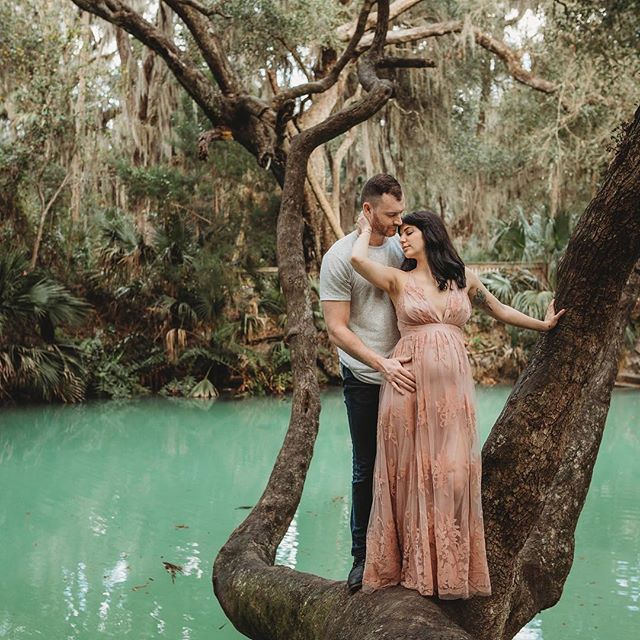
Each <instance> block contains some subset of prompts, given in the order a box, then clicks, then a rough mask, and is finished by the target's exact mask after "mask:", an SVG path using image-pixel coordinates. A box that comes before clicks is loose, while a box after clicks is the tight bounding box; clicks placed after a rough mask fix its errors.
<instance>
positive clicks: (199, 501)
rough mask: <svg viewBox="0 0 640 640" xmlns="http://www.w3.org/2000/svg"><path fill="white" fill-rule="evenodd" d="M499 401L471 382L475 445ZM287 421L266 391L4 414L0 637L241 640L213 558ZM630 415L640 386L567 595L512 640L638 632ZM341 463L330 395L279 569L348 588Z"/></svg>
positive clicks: (497, 391) (633, 399)
mask: <svg viewBox="0 0 640 640" xmlns="http://www.w3.org/2000/svg"><path fill="white" fill-rule="evenodd" d="M508 393H509V389H508V388H506V387H494V388H478V415H479V419H480V425H479V427H480V431H481V434H482V437H483V438H485V437H486V436H487V434H488V431H489V429H490V426H491V425H492V424H493V422H494V421H495V418H496V417H497V416H498V414H499V413H500V411H501V409H502V407H503V405H504V402H505V400H506V398H507V395H508ZM288 415H289V401H288V400H286V399H274V398H266V399H250V400H242V401H218V402H215V403H206V402H204V403H203V402H198V401H187V400H168V399H145V400H137V401H132V402H127V403H117V402H92V403H87V404H84V405H79V406H35V407H25V408H4V409H2V410H0V487H1V489H0V491H1V493H0V566H1V567H2V574H3V575H2V579H1V580H0V638H2V639H4V638H7V639H11V640H14V639H15V640H22V639H23V638H25V639H26V638H47V639H53V640H58V639H76V638H77V639H80V640H98V639H101V638H124V639H132V640H145V639H148V638H149V639H151V638H158V639H160V638H170V639H172V640H176V639H180V640H205V639H207V640H208V639H210V638H216V639H219V640H231V639H234V638H235V639H237V638H242V637H243V636H241V634H239V633H238V632H237V631H235V629H234V628H233V626H232V625H231V623H230V622H229V621H228V620H227V619H226V617H225V616H224V613H223V612H222V610H221V609H220V607H219V606H218V604H217V601H216V599H215V597H214V595H213V591H212V588H211V580H210V578H211V566H212V561H213V558H214V557H215V554H216V552H217V550H218V549H219V548H220V546H221V545H222V544H223V543H224V542H225V541H226V539H227V537H228V535H229V534H230V532H231V531H232V530H233V528H234V527H235V526H236V525H237V524H239V523H240V522H241V521H242V520H243V518H244V517H245V516H246V514H247V507H250V506H251V505H253V504H255V502H256V500H257V499H258V498H259V496H260V494H261V492H262V490H263V488H264V485H265V483H266V480H267V478H268V476H269V472H270V470H271V467H272V464H273V461H274V459H275V456H276V454H277V452H278V449H279V447H280V443H281V441H282V437H283V435H284V432H285V429H286V425H287V421H288ZM639 416H640V393H639V392H636V391H626V390H619V391H615V392H614V396H613V401H612V406H611V411H610V414H609V418H608V423H607V427H606V430H605V435H604V439H603V442H602V447H601V450H600V455H599V458H598V461H597V464H596V467H595V471H594V476H593V481H592V485H591V489H590V491H589V495H588V498H587V502H586V505H585V509H584V511H583V513H582V516H581V519H580V522H579V525H578V529H577V533H576V554H575V561H574V564H573V568H572V571H571V574H570V576H569V579H568V580H567V583H566V586H565V590H564V594H563V597H562V599H561V601H560V603H559V604H558V605H556V607H554V608H553V609H551V610H548V611H545V612H543V613H542V614H541V615H540V616H538V617H537V618H536V619H535V620H533V621H532V622H531V623H530V624H529V625H527V627H526V628H525V629H523V630H522V631H521V632H520V634H519V635H518V638H519V639H520V640H523V639H542V638H544V640H574V639H576V640H577V639H578V638H579V639H580V640H591V639H593V640H596V639H600V638H612V639H614V640H621V639H627V638H629V639H631V638H635V637H637V633H638V630H639V629H640V501H639V500H638V496H639V495H640V490H639V486H640V465H639V464H638V459H640V428H639V427H640V425H639V424H638V422H639ZM350 455H351V452H350V443H349V437H348V429H347V426H346V416H345V411H344V404H343V402H342V396H341V392H340V390H338V389H334V390H329V391H327V392H326V393H325V394H324V395H323V412H322V417H321V428H320V435H319V437H318V442H317V444H316V451H315V456H314V459H313V462H312V465H311V469H310V472H309V477H308V479H307V483H306V486H305V491H304V494H303V497H302V501H301V504H300V508H299V510H298V513H297V514H296V517H295V519H294V520H293V522H292V524H291V527H290V529H289V532H288V533H287V535H286V537H285V539H284V540H283V543H282V544H281V546H280V549H279V552H278V562H279V563H281V564H286V565H288V566H291V567H296V568H298V569H301V570H303V571H309V572H313V573H317V574H320V575H323V576H326V577H328V578H334V579H344V578H345V576H346V573H347V571H348V568H349V566H350V558H349V547H350V536H349V525H348V522H349V479H350ZM164 562H166V563H170V564H174V565H180V566H181V567H182V572H177V573H176V575H175V578H173V577H172V575H171V573H170V571H168V570H167V568H166V567H165V565H164V564H163V563H164Z"/></svg>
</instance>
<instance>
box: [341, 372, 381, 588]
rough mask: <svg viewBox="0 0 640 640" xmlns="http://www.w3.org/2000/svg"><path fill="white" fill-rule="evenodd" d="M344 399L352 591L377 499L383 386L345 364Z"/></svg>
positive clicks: (358, 582)
mask: <svg viewBox="0 0 640 640" xmlns="http://www.w3.org/2000/svg"><path fill="white" fill-rule="evenodd" d="M342 375H343V387H344V402H345V405H346V407H347V416H348V419H349V431H350V433H351V444H352V447H353V460H352V482H351V555H352V556H353V557H354V565H353V569H352V570H351V573H350V574H349V579H348V581H347V582H348V584H349V588H350V589H351V590H352V591H356V590H357V589H359V588H360V586H361V585H362V570H363V569H364V558H365V555H366V543H367V525H368V524H369V514H370V512H371V503H372V500H373V467H374V463H375V459H376V425H377V422H378V399H379V396H380V386H379V385H377V384H367V383H365V382H361V381H360V380H358V379H357V378H356V377H355V376H354V375H353V373H352V372H351V371H350V370H349V369H347V368H346V367H342Z"/></svg>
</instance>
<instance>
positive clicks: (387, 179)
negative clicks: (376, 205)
mask: <svg viewBox="0 0 640 640" xmlns="http://www.w3.org/2000/svg"><path fill="white" fill-rule="evenodd" d="M385 193H390V194H391V195H392V196H393V197H394V198H395V199H396V200H402V187H401V186H400V183H399V182H398V181H397V180H396V179H395V178H394V177H393V176H391V175H389V174H388V173H378V174H377V175H375V176H373V178H369V180H367V182H366V184H365V185H364V187H363V188H362V195H361V196H360V204H364V203H365V202H371V200H374V199H377V198H381V197H382V196H383V195H384V194H385Z"/></svg>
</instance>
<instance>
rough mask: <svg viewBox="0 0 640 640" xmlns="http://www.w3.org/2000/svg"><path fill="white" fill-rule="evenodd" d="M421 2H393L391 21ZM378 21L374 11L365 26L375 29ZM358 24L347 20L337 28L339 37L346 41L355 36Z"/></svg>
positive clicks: (397, 0) (415, 0)
mask: <svg viewBox="0 0 640 640" xmlns="http://www.w3.org/2000/svg"><path fill="white" fill-rule="evenodd" d="M420 2H422V0H396V1H395V2H392V3H391V5H389V21H391V20H393V19H394V18H397V17H398V16H399V15H400V14H402V13H404V12H405V11H408V10H409V9H411V7H414V6H415V5H417V4H419V3H420ZM377 21H378V12H377V11H374V12H373V13H371V15H370V16H369V17H368V18H367V24H366V26H365V29H366V30H368V29H373V27H374V26H375V25H376V23H377ZM356 24H357V21H356V20H352V21H351V22H347V23H346V24H343V25H341V26H339V27H338V28H337V29H336V35H337V36H338V39H339V40H342V41H344V42H346V41H347V40H349V39H350V38H351V37H352V36H353V33H354V31H355V29H356Z"/></svg>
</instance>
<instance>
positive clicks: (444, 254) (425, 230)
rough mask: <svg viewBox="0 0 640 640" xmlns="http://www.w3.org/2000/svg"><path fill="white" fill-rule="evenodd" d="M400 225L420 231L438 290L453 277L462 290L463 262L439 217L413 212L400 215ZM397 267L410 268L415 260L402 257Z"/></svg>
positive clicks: (407, 269) (428, 212)
mask: <svg viewBox="0 0 640 640" xmlns="http://www.w3.org/2000/svg"><path fill="white" fill-rule="evenodd" d="M402 224H410V225H411V226H412V227H417V228H418V229H420V231H421V232H422V237H423V238H424V245H425V253H426V254H427V262H428V263H429V268H430V269H431V273H432V274H433V277H434V278H435V279H436V281H437V282H438V289H440V290H441V291H444V290H445V289H446V288H447V287H448V284H449V281H450V280H454V281H455V283H456V284H457V285H458V288H460V289H464V288H465V287H466V286H467V279H466V277H465V274H464V262H462V259H461V258H460V256H459V255H458V252H457V251H456V250H455V248H454V246H453V243H452V242H451V238H449V234H448V233H447V229H446V227H445V226H444V223H443V222H442V220H441V219H440V216H439V215H437V214H435V213H433V211H414V212H413V213H408V214H407V215H406V216H403V218H402ZM400 268H401V269H402V270H403V271H413V269H415V268H416V261H415V260H414V259H413V258H405V260H404V262H403V263H402V266H401V267H400Z"/></svg>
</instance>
